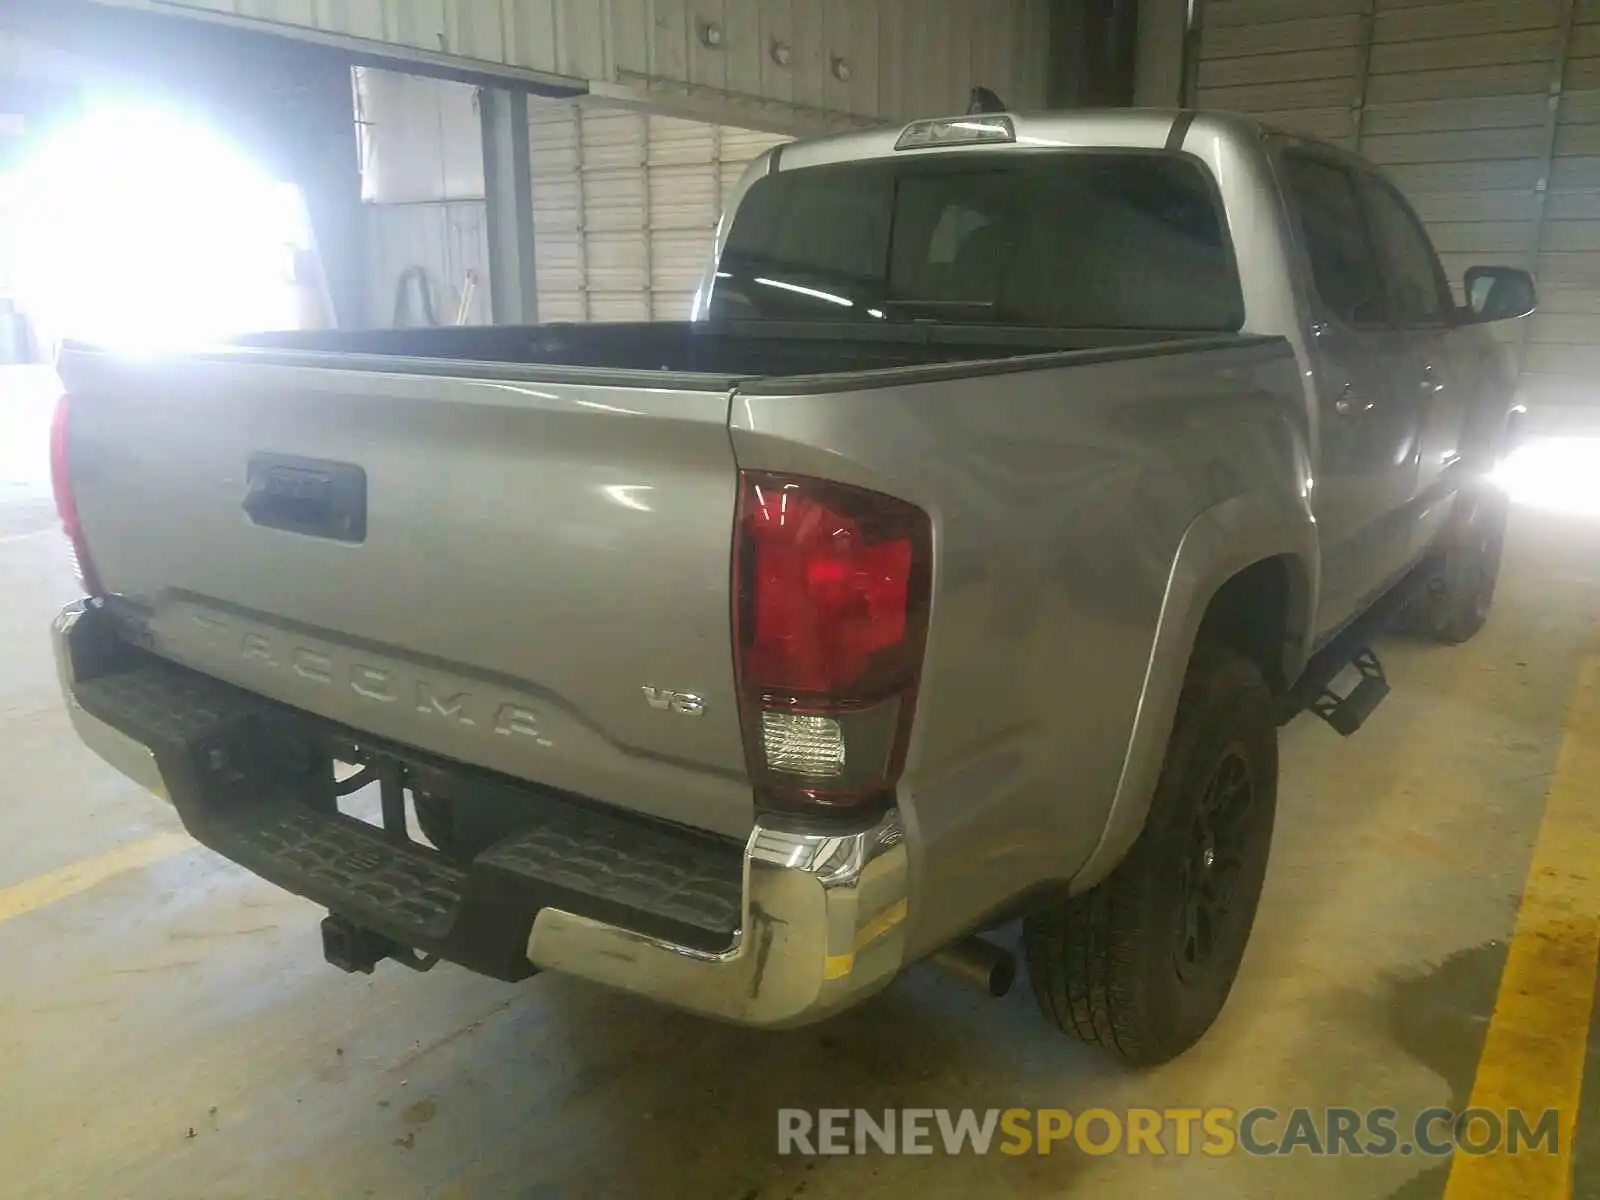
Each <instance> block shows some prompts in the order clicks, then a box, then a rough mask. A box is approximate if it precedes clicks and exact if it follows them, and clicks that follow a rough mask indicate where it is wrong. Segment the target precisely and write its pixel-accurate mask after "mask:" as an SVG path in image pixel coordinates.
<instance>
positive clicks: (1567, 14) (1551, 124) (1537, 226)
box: [1517, 0, 1578, 371]
mask: <svg viewBox="0 0 1600 1200" xmlns="http://www.w3.org/2000/svg"><path fill="white" fill-rule="evenodd" d="M1560 20H1561V25H1560V34H1559V39H1558V41H1557V43H1556V54H1555V61H1554V62H1553V63H1552V64H1551V67H1550V91H1549V96H1548V97H1547V99H1546V102H1545V103H1546V108H1545V118H1544V130H1543V132H1542V135H1541V140H1540V144H1539V180H1538V182H1537V183H1536V184H1534V195H1533V220H1532V221H1531V222H1530V227H1529V230H1528V250H1527V257H1526V260H1525V262H1526V265H1527V268H1528V270H1529V271H1531V272H1533V273H1534V274H1537V273H1538V271H1539V251H1540V249H1541V243H1543V241H1544V223H1545V214H1546V213H1547V212H1549V210H1550V176H1551V174H1552V173H1553V171H1554V169H1555V157H1556V134H1557V132H1558V131H1559V129H1560V126H1561V97H1562V94H1563V93H1564V92H1565V90H1566V81H1567V60H1568V58H1569V57H1570V56H1571V53H1572V32H1573V27H1574V26H1576V25H1577V23H1578V3H1577V0H1561V10H1560ZM1518 325H1519V326H1520V328H1519V329H1518V330H1517V370H1518V371H1524V370H1526V369H1527V366H1528V335H1529V333H1530V332H1531V331H1532V329H1533V321H1532V320H1531V319H1529V320H1523V321H1519V322H1518Z"/></svg>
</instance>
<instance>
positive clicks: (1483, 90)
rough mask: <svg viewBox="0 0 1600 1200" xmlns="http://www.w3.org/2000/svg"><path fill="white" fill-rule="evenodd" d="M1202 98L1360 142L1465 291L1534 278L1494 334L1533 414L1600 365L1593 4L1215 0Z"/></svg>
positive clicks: (1598, 114)
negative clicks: (1485, 275) (1479, 284)
mask: <svg viewBox="0 0 1600 1200" xmlns="http://www.w3.org/2000/svg"><path fill="white" fill-rule="evenodd" d="M1202 19H1203V22H1204V30H1203V34H1202V43H1201V45H1202V50H1201V62H1200V66H1199V76H1198V82H1199V95H1198V97H1197V100H1198V103H1199V104H1200V105H1201V106H1204V107H1213V108H1226V109H1233V110H1235V111H1239V112H1245V113H1250V114H1252V115H1255V116H1259V117H1262V118H1264V119H1267V120H1269V121H1271V122H1273V123H1274V124H1277V125H1279V126H1281V127H1283V128H1286V129H1290V130H1293V131H1295V132H1299V133H1304V134H1308V135H1311V136H1315V137H1321V138H1326V139H1329V140H1331V141H1335V142H1339V143H1341V144H1343V145H1345V146H1348V147H1351V148H1354V149H1356V150H1358V151H1359V152H1360V153H1362V154H1364V155H1365V156H1367V157H1368V158H1370V159H1372V160H1373V161H1374V162H1376V163H1379V164H1380V165H1382V166H1383V167H1384V168H1385V169H1386V170H1387V171H1388V172H1389V174H1390V175H1391V176H1392V177H1393V178H1394V180H1395V182H1396V183H1398V184H1399V185H1400V187H1401V188H1402V189H1403V190H1404V191H1405V192H1406V194H1407V195H1408V196H1409V197H1410V199H1411V201H1412V203H1413V204H1415V205H1416V207H1417V211H1418V212H1419V213H1420V214H1421V216H1422V218H1423V220H1425V221H1426V222H1427V223H1428V227H1429V229H1430V231H1431V233H1432V235H1433V238H1434V241H1435V243H1436V244H1437V245H1438V248H1439V252H1440V256H1441V258H1442V259H1443V260H1444V264H1445V267H1446V269H1447V270H1448V271H1449V273H1450V275H1451V277H1452V278H1453V279H1454V280H1456V281H1457V283H1458V284H1459V281H1460V278H1461V275H1462V273H1463V272H1464V271H1465V270H1466V268H1467V267H1468V266H1471V265H1472V264H1473V263H1503V264H1506V265H1510V266H1526V267H1532V268H1534V269H1535V270H1536V271H1537V274H1538V277H1539V284H1540V290H1541V311H1540V312H1539V314H1538V315H1537V316H1535V317H1534V318H1533V319H1532V320H1530V321H1526V322H1521V323H1518V324H1514V325H1506V326H1500V327H1497V329H1498V332H1500V333H1501V334H1502V336H1504V337H1506V338H1507V339H1508V340H1510V341H1512V342H1514V343H1515V344H1517V345H1518V346H1519V347H1520V348H1521V351H1522V361H1523V371H1524V382H1525V384H1526V386H1527V388H1528V395H1529V398H1530V400H1532V401H1533V402H1535V403H1549V404H1570V403H1584V402H1589V403H1593V402H1595V400H1596V399H1597V397H1596V391H1595V389H1594V387H1593V386H1592V384H1591V383H1590V382H1589V381H1590V380H1591V379H1592V378H1593V375H1594V372H1595V369H1596V368H1600V0H1454V2H1453V3H1444V4H1441V3H1437V2H1431V3H1430V2H1428V0H1377V2H1376V3H1374V2H1373V0H1206V3H1205V6H1204V8H1203V9H1202Z"/></svg>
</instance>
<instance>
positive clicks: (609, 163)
mask: <svg viewBox="0 0 1600 1200" xmlns="http://www.w3.org/2000/svg"><path fill="white" fill-rule="evenodd" d="M365 76H366V77H365V78H364V79H363V96H364V97H366V98H367V99H368V101H369V103H368V105H367V108H368V111H367V112H366V114H365V115H366V117H367V120H368V122H369V123H368V125H367V127H366V137H365V141H366V145H367V161H368V165H369V168H371V169H369V171H368V183H367V189H368V192H369V196H370V198H373V199H377V200H379V201H383V202H382V203H375V204H369V206H368V208H369V211H371V212H372V214H373V215H372V223H373V234H372V255H371V262H370V264H369V265H370V267H371V273H370V276H369V277H370V279H371V280H372V284H371V287H372V290H371V293H370V297H369V312H368V319H369V320H371V321H374V322H376V323H379V324H387V323H388V322H389V321H390V319H391V313H392V310H393V303H394V290H395V287H396V283H397V281H398V279H399V277H400V275H401V273H402V272H404V271H405V270H406V269H407V268H408V267H412V266H418V267H421V268H423V270H424V271H426V272H427V273H428V276H429V278H430V280H431V281H432V282H433V286H434V292H435V295H436V296H437V297H438V298H439V299H438V301H437V314H436V315H438V316H439V319H440V320H451V319H453V316H454V313H455V311H456V309H455V305H456V302H457V299H458V298H459V293H460V289H461V287H462V285H463V282H464V279H465V275H466V272H467V271H469V270H474V271H477V272H478V277H479V282H480V295H479V296H478V298H477V300H476V301H475V303H474V305H473V307H472V313H471V317H472V319H473V320H474V321H482V320H487V319H488V308H487V305H488V291H487V279H488V276H487V270H488V268H489V264H488V263H487V262H486V254H487V250H486V248H485V244H484V242H483V202H482V196H483V164H482V151H481V142H480V138H479V132H478V119H477V114H476V111H475V109H474V107H473V105H472V103H471V101H472V96H473V93H474V89H473V88H472V87H470V86H468V85H465V84H456V83H447V82H443V81H440V80H431V79H421V78H416V77H406V76H397V75H393V74H390V73H388V72H378V71H371V72H366V73H365ZM528 137H529V152H530V158H531V164H532V171H533V179H534V184H533V188H534V197H533V198H534V242H535V265H536V270H537V275H538V288H539V308H540V319H541V320H544V321H601V320H645V319H649V318H651V317H657V318H682V317H686V316H687V315H688V312H689V306H690V301H691V299H692V297H693V293H694V289H695V287H696V286H697V285H698V283H699V280H700V275H701V273H702V272H703V271H704V269H705V265H706V263H707V261H708V260H709V257H710V253H711V241H712V235H713V233H714V232H715V229H716V223H717V218H718V216H719V215H720V214H721V211H722V208H723V205H724V204H725V203H726V201H727V198H728V196H729V195H730V193H731V191H732V189H733V187H734V185H735V184H736V183H737V181H738V179H739V176H740V175H741V174H743V172H744V169H745V167H746V166H747V165H748V164H749V162H750V160H751V159H753V158H755V157H756V156H757V155H759V154H761V153H763V152H764V151H766V150H767V149H769V148H770V147H772V146H774V145H776V144H778V143H780V142H782V141H783V140H784V138H783V137H782V136H781V135H778V134H772V133H764V132H760V131H756V130H751V129H741V128H736V127H732V126H721V125H710V124H705V123H703V122H694V121H685V120H681V119H678V118H676V117H664V116H659V115H654V114H647V113H642V112H635V111H632V110H619V109H605V108H599V107H595V106H593V105H578V104H574V103H568V102H556V101H535V102H533V103H532V104H531V105H530V108H529V122H528ZM446 184H448V189H449V190H448V191H446V190H444V189H445V186H446ZM441 196H444V197H445V198H446V200H445V202H443V203H440V202H433V203H424V202H415V201H438V200H439V199H440V197H441ZM397 201H406V202H405V203H397Z"/></svg>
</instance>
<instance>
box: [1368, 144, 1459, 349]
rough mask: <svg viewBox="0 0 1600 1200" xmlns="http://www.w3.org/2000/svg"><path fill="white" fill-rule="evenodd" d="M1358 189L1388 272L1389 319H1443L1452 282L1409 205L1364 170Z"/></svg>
mask: <svg viewBox="0 0 1600 1200" xmlns="http://www.w3.org/2000/svg"><path fill="white" fill-rule="evenodd" d="M1361 192H1362V195H1364V196H1365V197H1366V201H1367V212H1368V213H1370V214H1371V217H1372V232H1373V236H1374V237H1375V238H1376V239H1377V242H1378V249H1379V251H1380V252H1381V254H1382V255H1383V263H1384V267H1385V271H1386V274H1387V275H1388V278H1389V319H1390V321H1391V322H1392V323H1393V324H1395V325H1397V326H1399V327H1400V328H1402V329H1413V328H1417V327H1419V326H1430V325H1442V324H1444V322H1445V321H1446V320H1447V313H1448V311H1449V307H1450V302H1451V301H1450V285H1449V284H1448V283H1446V282H1445V274H1444V268H1443V267H1441V266H1440V265H1439V256H1438V255H1436V254H1435V253H1434V252H1433V243H1432V242H1430V241H1429V240H1428V235H1427V233H1426V232H1424V231H1423V228H1422V222H1421V221H1420V220H1418V218H1417V215H1416V214H1415V213H1414V212H1412V211H1411V206H1410V205H1409V204H1407V203H1406V202H1405V201H1404V200H1402V199H1401V198H1400V196H1399V195H1398V194H1397V193H1396V192H1395V191H1394V189H1393V188H1391V187H1389V185H1388V184H1386V183H1384V182H1383V181H1382V180H1379V179H1374V178H1372V177H1371V176H1366V175H1364V176H1362V178H1361Z"/></svg>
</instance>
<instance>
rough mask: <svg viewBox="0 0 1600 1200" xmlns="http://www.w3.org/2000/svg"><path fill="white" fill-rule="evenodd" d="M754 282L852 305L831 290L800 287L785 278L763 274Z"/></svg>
mask: <svg viewBox="0 0 1600 1200" xmlns="http://www.w3.org/2000/svg"><path fill="white" fill-rule="evenodd" d="M756 282H757V283H759V284H761V285H763V286H764V287H770V288H782V289H783V290H784V291H786V292H798V293H799V294H800V295H802V296H810V297H812V298H813V299H816V300H826V301H827V302H828V303H829V304H840V305H843V306H844V307H845V308H852V307H854V305H853V304H852V303H851V302H850V301H849V300H846V299H845V298H844V297H843V296H835V295H834V294H833V293H832V292H824V291H821V290H819V289H817V288H810V287H802V286H801V285H800V284H798V283H789V282H788V281H787V280H783V279H768V278H767V277H766V276H765V275H757V276H756Z"/></svg>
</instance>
